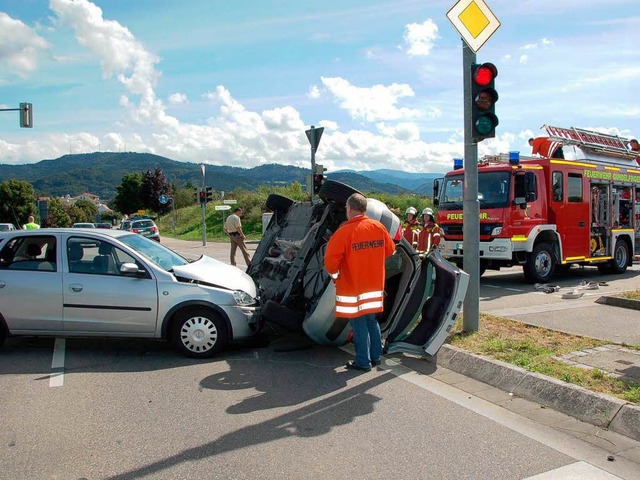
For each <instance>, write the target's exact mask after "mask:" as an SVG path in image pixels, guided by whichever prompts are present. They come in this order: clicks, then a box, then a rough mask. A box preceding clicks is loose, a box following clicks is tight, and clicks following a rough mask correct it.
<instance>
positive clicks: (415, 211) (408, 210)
mask: <svg viewBox="0 0 640 480" xmlns="http://www.w3.org/2000/svg"><path fill="white" fill-rule="evenodd" d="M404 213H406V214H407V215H409V214H411V215H416V214H417V213H418V211H417V210H416V209H415V208H413V207H409V208H407V211H406V212H404Z"/></svg>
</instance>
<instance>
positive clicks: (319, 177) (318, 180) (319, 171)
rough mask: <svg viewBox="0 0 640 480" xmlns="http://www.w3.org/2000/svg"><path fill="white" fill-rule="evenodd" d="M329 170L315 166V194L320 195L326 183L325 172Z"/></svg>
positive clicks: (318, 165)
mask: <svg viewBox="0 0 640 480" xmlns="http://www.w3.org/2000/svg"><path fill="white" fill-rule="evenodd" d="M326 170H327V169H326V168H325V167H324V166H322V165H320V164H317V163H316V164H315V171H314V172H313V193H318V192H319V191H320V187H322V184H323V183H324V172H325V171H326Z"/></svg>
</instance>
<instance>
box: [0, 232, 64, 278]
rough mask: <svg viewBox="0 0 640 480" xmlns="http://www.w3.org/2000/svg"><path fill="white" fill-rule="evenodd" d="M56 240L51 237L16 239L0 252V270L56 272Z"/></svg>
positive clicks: (4, 246) (40, 236)
mask: <svg viewBox="0 0 640 480" xmlns="http://www.w3.org/2000/svg"><path fill="white" fill-rule="evenodd" d="M56 257H57V252H56V238H55V237H54V236H51V235H39V236H28V237H16V238H13V239H11V240H8V241H7V242H5V243H4V245H3V246H2V249H1V250H0V268H6V269H9V270H34V271H43V272H56V271H57V270H58V268H57V265H58V261H57V258H56Z"/></svg>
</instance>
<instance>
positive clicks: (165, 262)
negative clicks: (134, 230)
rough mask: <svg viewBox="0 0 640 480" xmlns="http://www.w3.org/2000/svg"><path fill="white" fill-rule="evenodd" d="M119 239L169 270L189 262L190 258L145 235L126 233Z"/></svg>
mask: <svg viewBox="0 0 640 480" xmlns="http://www.w3.org/2000/svg"><path fill="white" fill-rule="evenodd" d="M119 240H120V241H121V242H122V243H124V244H125V245H128V246H129V247H131V248H133V249H134V250H135V251H137V252H138V253H140V254H142V255H144V256H145V257H146V258H148V259H149V260H151V261H152V262H153V263H155V264H156V265H157V266H159V267H160V268H162V269H164V270H167V271H170V270H171V269H173V267H177V266H181V265H187V264H188V263H189V260H187V259H186V258H184V257H182V256H180V255H178V254H177V253H176V252H174V251H173V250H169V249H168V248H167V247H165V246H163V245H161V244H159V243H158V242H154V241H153V240H149V239H148V238H146V237H144V236H143V235H138V234H132V235H125V236H122V237H119Z"/></svg>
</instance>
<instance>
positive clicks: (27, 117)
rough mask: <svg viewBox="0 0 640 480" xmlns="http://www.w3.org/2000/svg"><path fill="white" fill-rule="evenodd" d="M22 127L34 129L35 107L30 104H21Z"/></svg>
mask: <svg viewBox="0 0 640 480" xmlns="http://www.w3.org/2000/svg"><path fill="white" fill-rule="evenodd" d="M20 127H22V128H32V127H33V105H32V104H30V103H21V104H20Z"/></svg>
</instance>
